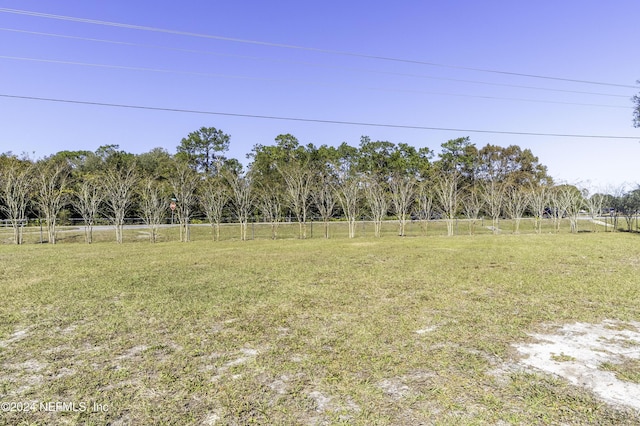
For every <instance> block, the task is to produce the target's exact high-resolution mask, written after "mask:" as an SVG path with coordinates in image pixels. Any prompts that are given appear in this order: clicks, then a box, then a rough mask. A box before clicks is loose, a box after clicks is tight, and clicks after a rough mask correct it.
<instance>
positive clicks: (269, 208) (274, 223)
mask: <svg viewBox="0 0 640 426" xmlns="http://www.w3.org/2000/svg"><path fill="white" fill-rule="evenodd" d="M258 203H259V205H260V206H259V207H260V210H261V211H262V214H263V216H264V218H265V220H266V221H267V222H269V224H270V225H271V239H272V240H275V239H277V238H278V226H279V225H280V222H281V221H282V196H281V193H280V191H278V190H277V189H275V188H273V187H271V186H267V187H262V188H260V194H259V195H258Z"/></svg>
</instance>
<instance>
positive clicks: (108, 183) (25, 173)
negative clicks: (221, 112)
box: [0, 127, 640, 244]
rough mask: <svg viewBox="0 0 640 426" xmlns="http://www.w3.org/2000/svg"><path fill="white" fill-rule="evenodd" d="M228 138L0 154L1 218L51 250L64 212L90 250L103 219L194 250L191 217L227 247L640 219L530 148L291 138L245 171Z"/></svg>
mask: <svg viewBox="0 0 640 426" xmlns="http://www.w3.org/2000/svg"><path fill="white" fill-rule="evenodd" d="M229 143H230V136H229V135H227V134H225V133H224V132H223V131H221V130H218V129H216V128H213V127H209V128H207V127H202V128H201V129H198V130H197V131H194V132H191V133H189V134H188V135H187V136H186V137H185V138H183V139H182V140H181V141H180V143H179V145H178V146H177V149H176V153H175V154H170V153H169V152H168V151H166V150H165V149H162V148H155V149H152V150H151V151H149V152H146V153H143V154H137V155H135V154H131V153H128V152H125V151H122V150H120V149H119V146H118V145H106V146H101V147H100V148H98V149H97V150H96V151H95V152H93V151H61V152H58V153H56V154H54V155H51V156H49V157H47V158H44V159H41V160H37V161H36V160H31V159H29V158H25V157H24V156H23V157H19V156H16V155H13V154H11V153H5V154H2V155H0V212H1V214H2V219H3V220H4V221H6V222H7V223H8V224H10V226H11V227H12V229H13V241H14V243H16V244H21V243H22V242H23V228H24V225H25V224H26V223H27V222H28V221H29V220H30V219H34V218H39V219H41V221H43V222H44V223H45V224H46V228H47V237H48V239H47V241H48V242H49V243H52V244H55V242H56V233H57V226H58V222H59V218H60V216H61V212H63V211H66V212H68V214H70V215H71V216H73V217H79V218H81V219H82V222H83V225H84V230H85V240H86V242H87V243H91V242H92V240H93V227H94V225H95V224H96V223H97V222H98V221H100V220H104V219H106V220H108V221H109V223H111V224H112V225H113V226H114V229H115V239H116V241H117V242H118V243H122V241H123V226H124V222H125V218H126V217H131V216H134V217H137V218H140V219H141V220H142V221H143V222H144V223H145V224H146V225H147V226H148V228H149V230H150V232H149V235H150V240H151V241H152V242H155V241H157V238H158V230H159V227H160V225H161V224H163V223H166V220H167V217H168V215H171V214H175V216H176V219H177V223H178V226H179V228H180V240H181V241H189V240H190V223H191V222H192V220H193V219H194V218H195V217H198V218H202V217H203V218H206V220H207V221H208V222H209V223H210V224H211V232H212V239H214V240H219V239H220V226H221V224H222V223H223V222H227V221H234V222H237V223H239V224H240V235H239V237H240V239H242V240H245V239H247V224H248V222H249V221H251V220H260V221H263V222H266V223H268V224H270V227H271V236H272V238H274V239H275V238H277V237H278V226H279V224H280V223H282V221H283V220H284V218H286V217H290V218H295V221H296V222H297V223H298V236H299V238H306V237H307V225H308V222H309V220H310V218H311V217H314V218H317V219H319V220H320V221H321V222H322V223H323V224H324V237H325V238H329V226H328V225H329V221H331V220H335V219H340V220H344V221H346V222H347V223H348V229H349V231H348V232H349V237H350V238H353V237H355V234H356V221H357V220H360V219H361V218H363V217H366V218H367V219H368V220H370V221H372V222H373V224H374V234H375V236H377V237H378V236H380V235H381V234H380V232H381V226H382V223H383V221H384V220H387V219H389V218H393V219H395V220H396V221H397V224H398V235H400V236H404V235H405V229H406V225H407V223H408V221H410V220H417V221H419V222H420V224H421V226H423V229H425V230H426V229H427V227H428V224H429V221H430V220H433V219H435V218H438V219H442V220H444V221H446V223H447V231H448V234H449V235H453V224H454V221H455V220H456V219H457V218H460V217H464V218H466V219H468V223H469V232H470V233H473V232H474V229H475V226H476V224H477V222H478V220H479V218H480V217H485V216H486V217H489V218H491V220H492V229H493V230H494V232H496V233H497V232H498V221H499V220H500V219H501V218H504V217H506V218H509V219H511V220H512V221H513V223H514V232H516V233H517V232H518V229H519V224H520V220H521V219H522V218H523V217H525V216H529V217H533V218H534V219H535V221H534V223H535V227H536V231H537V232H541V222H542V219H543V218H545V217H546V218H550V219H552V220H553V223H554V226H555V229H556V230H559V229H560V222H561V220H562V219H563V218H568V219H569V223H570V227H571V231H572V232H577V230H578V222H577V218H578V214H579V213H580V211H581V210H585V211H588V212H589V214H590V215H591V216H592V218H593V219H595V218H596V217H597V216H598V215H600V214H602V212H603V209H605V208H606V209H607V212H609V211H610V210H609V209H613V210H611V211H613V212H614V216H615V218H616V219H617V217H618V216H624V217H625V218H627V221H628V226H629V229H631V223H632V221H633V218H635V215H636V214H637V212H638V210H640V191H638V190H634V191H630V192H626V193H619V194H613V195H612V194H602V193H595V194H589V193H587V192H586V191H584V190H582V191H581V190H580V189H578V188H576V187H575V186H572V185H554V182H553V180H552V179H551V177H550V176H549V175H548V173H547V168H546V167H545V166H544V165H542V164H541V163H540V162H539V160H538V158H537V157H536V156H534V155H533V153H532V152H531V151H530V150H529V149H524V150H523V149H521V148H520V147H519V146H517V145H511V146H508V147H499V146H496V145H491V144H488V145H486V146H484V147H482V148H478V147H476V146H475V144H474V143H472V142H471V141H470V139H469V138H468V137H462V138H458V139H452V140H449V141H447V142H445V143H443V144H442V145H441V151H440V152H439V153H438V154H437V155H436V153H435V152H433V151H432V150H430V149H429V148H415V147H413V146H410V145H408V144H404V143H398V144H396V143H392V142H388V141H373V140H371V139H370V138H369V137H366V136H363V137H362V138H361V139H360V143H359V145H358V146H351V145H349V144H347V143H342V144H341V145H339V146H337V147H334V146H327V145H321V146H315V145H313V144H306V145H304V144H301V143H300V142H299V141H298V139H297V138H296V137H294V136H293V135H291V134H282V135H278V136H277V137H276V138H275V141H274V143H273V144H271V145H261V144H258V145H255V146H254V147H253V149H252V150H251V152H250V153H249V154H247V159H248V160H249V164H248V166H247V167H246V168H245V167H243V166H242V164H241V163H240V161H238V160H237V159H234V158H227V156H226V153H227V152H228V149H229Z"/></svg>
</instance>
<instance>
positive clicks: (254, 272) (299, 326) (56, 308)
mask: <svg viewBox="0 0 640 426" xmlns="http://www.w3.org/2000/svg"><path fill="white" fill-rule="evenodd" d="M314 232H316V229H315V228H314ZM318 232H320V231H319V228H318ZM416 234H417V231H416ZM196 235H197V234H196ZM206 235H207V234H206V233H203V236H202V238H196V239H195V241H193V242H191V243H178V242H175V241H169V242H161V243H157V244H151V243H146V242H140V243H137V244H131V243H129V244H127V243H125V244H122V245H116V244H115V243H111V242H99V243H96V244H92V245H86V244H82V243H76V244H58V245H56V246H52V245H39V244H26V245H23V246H12V245H0V274H1V276H2V277H3V278H2V299H3V303H2V305H1V306H0V373H1V375H0V402H2V404H3V405H2V407H3V410H4V411H5V412H3V413H2V415H1V417H0V424H10V425H14V424H21V423H22V424H25V425H26V424H78V423H82V424H96V425H102V424H106V423H110V424H113V425H119V424H120V425H125V424H180V425H183V424H238V425H240V424H363V425H364V424H367V425H368V424H393V425H397V424H407V425H410V424H420V423H422V424H442V425H449V424H496V423H498V424H500V423H503V424H530V423H539V424H560V423H566V424H594V423H595V424H637V423H638V422H640V415H639V414H638V413H636V412H633V411H632V410H629V409H625V408H624V407H622V406H616V405H610V404H606V403H603V402H602V401H601V400H599V399H598V398H597V397H596V396H595V395H593V394H592V393H590V392H589V391H588V390H587V389H583V388H580V387H575V386H572V385H570V384H569V383H567V382H566V381H564V380H562V379H560V378H558V377H555V376H550V375H547V374H544V373H542V372H539V371H535V370H532V369H527V368H525V367H522V366H521V364H519V362H518V361H519V358H520V357H521V355H519V353H518V352H517V351H516V350H515V349H514V346H513V345H514V344H515V343H518V342H526V341H528V340H530V339H531V337H530V336H529V334H528V333H533V332H537V331H540V330H543V329H546V327H549V325H550V324H551V325H558V326H560V325H563V324H567V323H574V322H593V323H597V322H601V321H603V320H605V319H611V320H620V321H638V320H640V293H639V289H640V280H639V279H638V273H639V272H640V256H639V255H638V253H639V252H640V251H639V250H638V247H639V245H640V239H639V237H638V235H636V234H629V233H604V232H599V233H590V232H587V233H579V234H575V235H574V234H567V233H562V234H543V235H535V234H530V233H528V234H522V235H510V234H507V233H504V234H502V235H488V234H484V233H483V234H481V235H475V236H467V235H458V236H455V237H449V238H447V237H443V236H438V235H432V236H427V237H417V236H416V237H406V238H400V237H397V236H393V235H392V232H390V233H388V234H386V235H385V236H384V237H383V238H379V239H374V238H373V237H372V236H367V235H365V236H364V237H359V238H356V239H353V240H349V239H346V238H333V239H330V240H324V239H321V238H317V236H316V235H314V238H313V239H309V240H295V239H288V240H285V239H281V240H275V241H272V240H269V239H267V237H265V238H264V239H259V238H257V239H255V240H253V241H245V242H241V241H237V240H231V239H228V240H224V241H220V242H213V241H210V240H209V238H208V237H206ZM205 237H206V238H205ZM105 239H106V238H105ZM125 240H126V237H125ZM604 367H606V368H608V369H609V370H612V369H615V368H617V369H618V370H624V369H625V367H624V366H611V365H607V366H604ZM604 367H603V368H604ZM634 368H635V369H636V373H635V374H631V373H633V371H631V372H627V373H629V374H627V376H628V377H630V380H632V381H633V380H635V379H637V377H638V376H639V375H638V373H637V364H633V363H632V364H630V365H629V366H628V369H634ZM623 373H624V371H622V372H621V373H620V374H623ZM634 378H635V379H634ZM56 403H58V405H56ZM26 410H28V411H26ZM25 411H26V412H25Z"/></svg>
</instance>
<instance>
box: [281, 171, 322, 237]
mask: <svg viewBox="0 0 640 426" xmlns="http://www.w3.org/2000/svg"><path fill="white" fill-rule="evenodd" d="M278 170H279V171H280V173H281V174H282V177H283V178H284V181H285V184H286V187H285V194H286V197H287V199H288V201H289V205H290V207H291V210H292V211H293V214H294V215H295V216H296V219H297V220H298V224H299V233H298V237H299V238H300V239H305V238H307V212H308V210H309V206H308V205H309V196H310V194H311V179H312V176H313V175H312V173H311V170H309V169H308V168H307V167H306V164H299V163H287V165H286V166H283V167H278Z"/></svg>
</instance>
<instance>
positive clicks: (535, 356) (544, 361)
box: [514, 320, 640, 410]
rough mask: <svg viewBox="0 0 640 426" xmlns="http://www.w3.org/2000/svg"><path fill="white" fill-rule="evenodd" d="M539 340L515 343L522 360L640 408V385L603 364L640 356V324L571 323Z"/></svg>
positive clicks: (611, 400) (619, 402) (604, 397)
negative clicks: (621, 377) (620, 378)
mask: <svg viewBox="0 0 640 426" xmlns="http://www.w3.org/2000/svg"><path fill="white" fill-rule="evenodd" d="M530 336H531V337H533V338H534V339H535V340H536V342H533V343H522V344H517V345H514V346H515V347H516V349H517V350H518V352H520V353H521V354H522V355H523V358H522V359H521V363H523V364H525V365H527V366H529V367H533V368H535V369H538V370H542V371H545V372H547V373H551V374H555V375H557V376H560V377H562V378H564V379H566V380H568V381H569V382H570V383H572V384H573V385H576V386H582V387H585V388H587V389H589V390H591V391H592V392H593V393H594V394H596V395H597V396H598V397H600V398H601V399H602V400H604V401H606V402H608V403H610V404H613V405H622V406H626V407H631V408H634V409H636V410H640V384H638V383H633V382H629V381H623V380H619V379H618V378H617V377H616V375H615V373H613V372H611V371H605V370H604V369H603V364H606V363H609V364H622V363H624V362H625V361H629V360H638V359H640V323H638V322H627V323H623V322H620V321H614V320H605V321H603V322H602V323H601V324H587V323H575V324H567V325H564V326H562V327H561V328H559V329H557V330H556V331H555V332H553V333H549V334H531V335H530Z"/></svg>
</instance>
